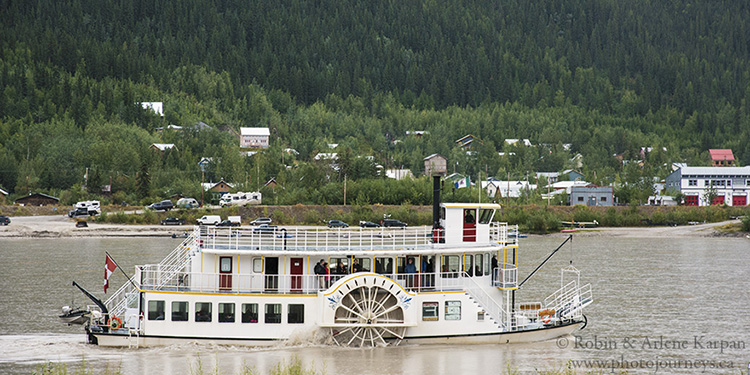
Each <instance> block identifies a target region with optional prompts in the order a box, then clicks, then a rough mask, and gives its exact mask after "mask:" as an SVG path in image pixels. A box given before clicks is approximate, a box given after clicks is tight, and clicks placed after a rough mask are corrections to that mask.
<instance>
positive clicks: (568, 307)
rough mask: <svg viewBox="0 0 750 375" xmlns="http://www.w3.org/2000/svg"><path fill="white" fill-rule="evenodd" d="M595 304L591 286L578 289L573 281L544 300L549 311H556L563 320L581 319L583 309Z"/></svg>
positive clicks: (576, 283)
mask: <svg viewBox="0 0 750 375" xmlns="http://www.w3.org/2000/svg"><path fill="white" fill-rule="evenodd" d="M591 302H593V296H592V293H591V284H586V285H584V286H582V287H580V288H579V287H578V282H577V281H575V280H574V281H571V282H569V283H567V284H565V285H564V286H562V287H561V288H560V289H558V290H557V291H555V292H554V293H552V294H551V295H550V296H549V297H547V298H545V299H544V306H545V308H546V309H547V310H554V311H555V313H556V316H557V317H559V318H561V319H573V318H580V317H581V316H582V315H583V307H585V306H586V305H588V304H589V303H591Z"/></svg>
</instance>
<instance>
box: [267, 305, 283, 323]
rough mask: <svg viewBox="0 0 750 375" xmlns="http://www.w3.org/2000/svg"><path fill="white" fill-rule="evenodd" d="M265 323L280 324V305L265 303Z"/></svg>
mask: <svg viewBox="0 0 750 375" xmlns="http://www.w3.org/2000/svg"><path fill="white" fill-rule="evenodd" d="M265 322H266V323H268V324H270V323H281V304H280V303H267V304H266V320H265Z"/></svg>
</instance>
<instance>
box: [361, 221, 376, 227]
mask: <svg viewBox="0 0 750 375" xmlns="http://www.w3.org/2000/svg"><path fill="white" fill-rule="evenodd" d="M359 226H360V227H362V228H380V224H378V223H373V222H372V221H360V222H359Z"/></svg>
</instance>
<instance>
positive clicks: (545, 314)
mask: <svg viewBox="0 0 750 375" xmlns="http://www.w3.org/2000/svg"><path fill="white" fill-rule="evenodd" d="M553 315H555V310H550V309H545V310H542V311H540V312H539V317H540V318H542V322H543V323H544V324H547V323H549V322H550V321H551V320H552V316H553Z"/></svg>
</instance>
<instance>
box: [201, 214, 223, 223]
mask: <svg viewBox="0 0 750 375" xmlns="http://www.w3.org/2000/svg"><path fill="white" fill-rule="evenodd" d="M195 222H196V224H198V225H216V224H218V223H220V222H221V216H219V215H203V217H201V218H200V219H198V220H196V221H195Z"/></svg>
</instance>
